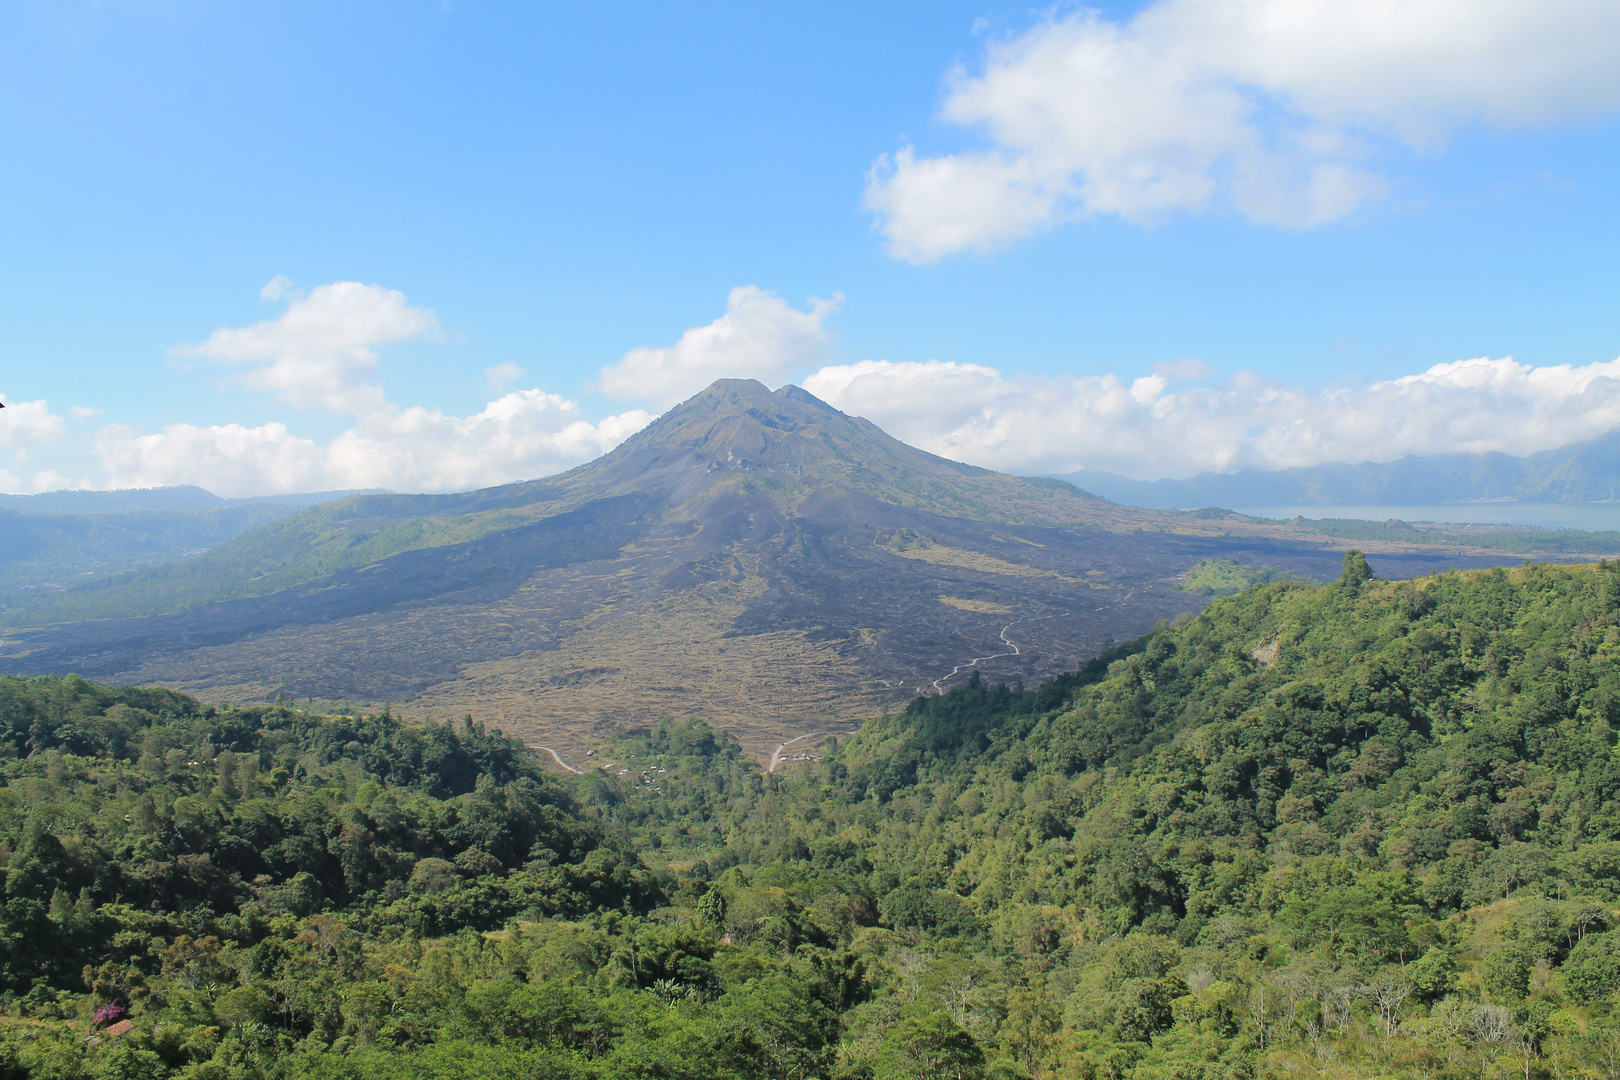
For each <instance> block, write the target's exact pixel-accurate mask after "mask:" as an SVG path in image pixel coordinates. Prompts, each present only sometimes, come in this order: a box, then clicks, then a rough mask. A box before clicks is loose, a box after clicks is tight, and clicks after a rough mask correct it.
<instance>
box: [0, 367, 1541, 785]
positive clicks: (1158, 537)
mask: <svg viewBox="0 0 1620 1080" xmlns="http://www.w3.org/2000/svg"><path fill="white" fill-rule="evenodd" d="M1403 539H1405V538H1404V537H1403ZM1423 541H1424V538H1423V537H1422V536H1420V535H1417V534H1412V536H1411V537H1410V539H1409V540H1408V541H1407V543H1406V544H1405V545H1404V546H1401V547H1392V548H1389V553H1388V554H1386V555H1384V556H1383V557H1382V559H1381V562H1380V563H1379V565H1380V569H1381V571H1382V572H1384V573H1385V574H1387V575H1389V576H1403V575H1405V574H1409V573H1421V572H1425V571H1426V570H1428V569H1431V568H1435V567H1438V566H1445V565H1487V564H1492V563H1499V562H1503V561H1507V562H1516V561H1517V557H1516V556H1513V557H1508V558H1506V559H1503V558H1491V557H1483V556H1479V555H1478V554H1477V553H1476V554H1475V555H1459V553H1458V552H1457V551H1456V550H1454V549H1453V550H1448V551H1433V550H1430V549H1425V548H1421V547H1414V546H1412V545H1413V543H1417V544H1421V543H1422V542H1423ZM1342 546H1343V545H1342V543H1340V542H1336V541H1332V540H1329V539H1326V538H1324V537H1323V536H1321V535H1313V534H1310V533H1307V532H1304V531H1302V530H1298V529H1290V528H1289V527H1285V526H1277V525H1266V524H1260V523H1255V522H1250V521H1245V520H1236V519H1224V518H1223V517H1221V516H1214V517H1199V516H1196V515H1174V514H1165V513H1161V512H1156V511H1145V510H1135V509H1131V508H1128V507H1122V506H1118V505H1115V504H1112V503H1109V502H1106V501H1104V500H1101V499H1098V498H1096V497H1094V496H1092V495H1088V494H1086V493H1085V492H1083V491H1080V490H1078V489H1077V488H1075V487H1073V486H1072V485H1070V484H1067V483H1064V482H1062V481H1058V480H1053V479H1048V478H1035V479H1030V478H1019V477H1014V476H1008V475H1004V474H1000V473H994V472H989V471H987V470H984V469H978V468H974V467H971V466H968V465H962V464H959V463H956V462H952V461H947V460H945V459H942V458H938V457H935V456H933V455H931V454H928V453H925V452H923V451H921V450H918V449H915V448H913V447H910V446H907V445H905V444H904V443H901V442H899V441H897V440H895V439H893V438H891V437H890V436H888V435H886V434H884V433H883V432H882V431H881V430H879V429H878V428H877V427H876V426H874V425H873V424H871V423H870V422H868V421H866V420H862V419H859V418H856V417H850V416H846V415H845V414H843V413H841V412H839V411H837V410H836V409H833V408H832V407H830V406H828V405H826V404H825V403H823V402H821V401H820V400H818V399H816V398H815V397H813V396H811V395H810V394H808V393H806V392H805V391H803V390H800V389H798V388H796V387H785V388H783V389H782V390H779V391H777V392H775V393H772V392H770V391H769V390H767V389H766V388H765V387H764V386H762V385H760V384H759V383H756V382H751V381H723V382H720V383H716V384H715V385H714V386H712V387H710V388H709V389H708V390H706V391H704V392H703V393H702V394H699V395H698V396H697V397H695V398H693V399H691V400H690V401H688V402H686V403H684V404H682V405H680V406H678V407H676V408H675V409H673V410H671V411H670V412H669V413H667V414H665V415H664V416H663V417H662V418H660V419H659V420H657V421H655V422H654V423H653V424H652V425H650V426H649V427H648V428H646V429H645V430H643V431H642V432H641V433H639V434H637V435H636V436H634V437H632V438H631V439H630V440H628V441H627V442H625V443H624V444H623V445H621V446H620V447H619V448H618V449H616V450H614V451H613V452H611V453H609V454H607V455H606V456H604V457H602V458H600V459H598V460H596V461H593V462H591V463H589V464H586V465H583V466H580V467H579V468H576V469H573V470H571V471H569V472H567V473H563V474H561V475H558V476H554V477H550V478H547V479H544V480H536V481H532V482H527V483H520V484H512V485H508V486H505V487H499V488H492V489H488V490H484V491H476V492H470V493H466V494H459V495H435V496H427V495H418V496H404V495H371V496H360V497H352V498H346V499H341V500H337V501H334V502H329V503H325V504H323V505H320V506H316V507H312V508H310V509H307V510H304V511H302V512H300V513H298V514H295V515H293V516H290V517H287V518H284V519H282V520H278V521H275V522H272V523H269V524H267V525H264V526H262V527H260V528H258V529H256V530H254V531H252V532H249V533H247V534H246V535H242V536H239V537H237V538H235V539H233V540H230V541H228V542H225V543H223V544H220V545H219V546H217V547H215V548H213V549H212V550H210V551H208V552H206V553H204V554H201V555H198V556H196V557H193V558H188V559H184V560H181V561H179V562H175V563H172V564H170V565H166V566H162V567H156V568H151V569H145V570H141V571H138V572H135V573H132V574H126V575H122V576H118V577H113V578H109V579H106V580H102V581H97V582H92V583H90V584H88V585H85V586H81V587H78V588H74V589H70V590H66V591H63V592H60V593H58V594H55V595H52V596H50V597H46V598H43V599H41V598H38V597H36V598H35V599H34V600H33V601H32V602H31V604H29V605H27V606H25V607H21V608H14V609H13V610H12V611H11V612H9V613H8V614H7V619H8V621H9V622H10V623H11V624H12V625H13V627H14V628H13V629H11V630H8V631H6V632H5V633H6V638H5V640H4V641H0V671H5V672H10V673H18V674H31V673H39V672H64V671H75V672H78V673H80V674H83V675H85V676H87V677H92V678H96V679H99V680H104V681H114V682H124V683H162V684H166V685H171V686H177V687H184V688H187V689H190V690H194V691H196V692H198V693H200V694H202V695H204V696H206V697H207V698H209V699H212V700H250V699H261V700H262V699H264V698H266V697H273V696H275V695H277V694H279V693H285V694H286V695H287V696H288V697H289V698H290V699H295V700H304V699H314V700H316V701H323V702H327V703H331V702H340V701H349V702H353V703H381V702H385V701H391V702H394V703H404V707H405V708H406V710H408V711H410V712H414V713H415V714H417V715H421V714H431V715H434V716H437V717H440V718H444V717H448V716H459V715H460V714H461V713H463V712H466V711H473V712H475V713H477V715H479V716H480V717H483V718H490V719H493V720H496V721H498V722H501V723H503V724H504V725H505V726H506V727H508V729H510V730H516V731H519V732H521V733H522V734H524V735H525V737H527V738H530V739H532V740H536V741H540V742H544V743H545V744H546V745H558V746H564V747H579V746H582V745H588V744H589V743H590V742H591V741H592V740H594V739H596V738H599V737H600V736H601V735H602V734H603V733H604V732H607V731H610V730H613V729H617V728H623V727H625V726H633V725H636V724H642V723H646V722H648V721H651V720H656V719H657V718H658V717H659V716H661V715H666V714H670V715H692V714H701V715H704V716H707V717H708V718H709V719H711V720H713V721H715V722H718V723H721V724H723V725H725V726H727V727H729V728H731V729H732V730H733V731H735V732H736V733H737V734H738V735H739V737H741V738H742V739H743V740H744V742H745V744H746V745H748V746H749V747H750V749H752V750H754V751H756V752H760V753H768V752H769V748H770V747H771V746H772V745H773V744H774V743H775V742H777V741H780V740H782V739H784V738H786V737H789V736H790V735H796V734H800V733H803V732H805V731H808V730H823V729H825V728H827V727H828V726H829V725H838V724H842V723H846V722H847V723H851V724H853V723H857V722H859V721H860V720H861V719H863V718H865V717H866V716H869V715H871V713H872V711H873V710H874V709H877V708H879V707H881V706H883V705H885V704H898V703H900V702H903V701H905V700H907V699H909V698H910V697H912V696H914V695H916V694H918V693H924V692H929V691H931V690H933V689H935V688H937V687H940V686H945V685H948V684H949V682H950V680H951V679H953V678H954V679H958V680H960V679H963V678H966V677H967V673H968V672H969V671H970V670H972V668H973V666H974V664H975V661H976V662H977V667H978V669H979V670H982V671H984V672H985V673H986V674H987V675H988V676H990V677H992V678H1006V679H1008V680H1017V679H1023V680H1025V681H1027V682H1028V683H1030V684H1031V685H1033V683H1034V682H1035V681H1036V680H1039V679H1041V678H1044V677H1047V676H1049V675H1051V674H1054V673H1056V672H1060V671H1064V670H1069V669H1072V668H1073V667H1074V665H1075V664H1076V662H1077V661H1079V660H1080V659H1082V658H1086V657H1090V656H1093V655H1095V654H1096V653H1097V652H1098V651H1099V650H1100V649H1101V648H1103V647H1104V646H1105V645H1106V644H1107V643H1108V642H1110V641H1113V640H1123V639H1125V638H1129V637H1132V636H1135V635H1136V634H1139V633H1141V632H1142V631H1144V630H1146V629H1147V628H1148V627H1150V626H1152V625H1153V623H1154V621H1155V620H1157V619H1160V618H1166V617H1170V616H1174V615H1175V614H1177V613H1179V612H1182V611H1187V610H1192V609H1195V608H1197V607H1199V606H1200V605H1202V603H1204V599H1203V598H1202V597H1199V596H1195V595H1193V594H1191V593H1188V592H1186V591H1183V590H1182V589H1180V588H1179V587H1178V586H1179V579H1180V576H1181V575H1182V574H1183V573H1184V572H1185V571H1186V570H1187V569H1188V568H1189V567H1191V566H1192V565H1194V564H1195V563H1198V562H1200V561H1201V560H1204V559H1208V558H1223V559H1232V560H1236V561H1239V562H1242V563H1248V564H1263V565H1267V566H1273V567H1276V568H1278V569H1280V570H1284V571H1287V572H1290V573H1296V574H1300V575H1302V576H1307V577H1317V578H1330V577H1332V576H1334V575H1335V574H1336V573H1337V572H1338V567H1339V563H1340V548H1341V547H1342ZM24 624H26V625H24Z"/></svg>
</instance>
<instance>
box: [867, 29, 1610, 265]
mask: <svg viewBox="0 0 1620 1080" xmlns="http://www.w3.org/2000/svg"><path fill="white" fill-rule="evenodd" d="M1617 107H1620V6H1616V5H1614V4H1610V3H1601V2H1592V0H1573V2H1569V3H1552V4H1528V3H1523V2H1521V0H1399V2H1397V0H1368V2H1365V3H1343V2H1342V0H1158V2H1156V3H1153V4H1151V5H1150V6H1148V7H1147V8H1145V9H1144V10H1142V11H1141V12H1139V13H1138V14H1137V15H1135V16H1134V17H1133V18H1131V19H1130V20H1129V21H1126V22H1115V21H1111V20H1108V19H1105V18H1104V17H1102V16H1101V15H1100V14H1099V13H1097V12H1095V11H1091V10H1086V9H1081V10H1078V11H1071V12H1068V13H1054V14H1051V15H1048V16H1046V17H1045V18H1043V19H1042V20H1041V21H1040V22H1039V23H1037V24H1036V25H1035V26H1034V27H1032V28H1031V29H1029V30H1028V31H1026V32H1024V33H1022V34H1019V35H1016V36H1013V37H1010V38H1006V39H1003V40H999V41H996V42H994V43H992V44H991V45H990V47H989V49H988V51H987V53H986V56H985V59H984V63H983V66H982V70H980V71H978V72H977V73H971V72H969V71H968V70H967V69H965V68H957V69H955V70H953V71H952V72H950V73H949V75H948V76H947V79H946V93H945V100H944V104H943V106H942V107H941V109H940V118H941V119H943V120H944V121H946V122H947V123H950V124H954V125H959V126H964V127H971V128H976V129H978V130H981V131H982V132H984V133H985V134H986V135H987V136H988V138H989V145H988V146H987V147H986V148H984V149H981V150H977V151H969V152H965V153H959V154H941V155H937V156H926V155H920V154H918V153H917V152H916V151H915V150H914V149H912V148H911V147H902V148H901V149H900V150H899V151H898V152H896V153H895V154H893V155H885V156H883V157H881V158H879V159H878V162H877V163H876V165H875V166H874V167H873V169H872V171H871V173H870V174H869V176H868V178H867V188H866V195H865V203H866V206H867V207H868V208H869V209H870V210H872V211H874V212H875V213H876V214H877V215H878V218H879V225H880V228H881V230H882V232H883V234H884V236H885V237H886V239H887V241H888V246H889V249H890V251H891V253H892V254H894V255H896V256H898V257H900V258H903V259H907V260H910V261H913V262H930V261H933V260H935V259H938V258H940V257H942V256H945V255H948V254H951V253H953V252H957V251H962V250H969V249H973V250H981V251H982V250H989V249H991V248H994V247H996V246H998V245H1000V244H1002V243H1005V242H1007V241H1009V240H1012V239H1015V238H1017V237H1020V236H1023V235H1026V234H1028V233H1031V232H1034V231H1037V230H1040V229H1044V228H1049V227H1051V226H1054V225H1056V224H1059V223H1061V222H1063V221H1067V220H1071V219H1075V218H1079V217H1085V216H1088V215H1097V214H1113V215H1118V216H1120V217H1122V218H1125V219H1126V220H1129V221H1133V222H1141V223H1147V222H1153V221H1156V220H1159V219H1162V218H1164V217H1165V216H1167V215H1170V214H1174V213H1187V212H1192V213H1196V212H1202V211H1206V210H1210V209H1214V208H1230V209H1232V210H1235V211H1236V212H1238V213H1240V214H1242V215H1244V216H1245V217H1248V218H1250V219H1251V220H1254V221H1260V222H1267V223H1272V224H1278V225H1288V226H1308V225H1315V224H1319V223H1322V222H1326V221H1332V220H1335V219H1337V218H1341V217H1344V216H1345V215H1347V214H1349V213H1351V212H1353V211H1354V210H1356V209H1357V208H1358V207H1359V206H1361V205H1362V204H1364V203H1365V202H1367V201H1368V200H1369V199H1372V198H1376V197H1378V196H1380V195H1382V194H1384V193H1386V192H1387V191H1389V190H1390V188H1391V187H1392V184H1393V181H1392V179H1391V178H1390V176H1389V175H1387V174H1386V172H1384V171H1381V170H1380V168H1379V165H1380V162H1381V161H1383V160H1385V159H1389V158H1393V157H1398V156H1399V155H1400V154H1401V153H1406V152H1412V151H1417V152H1434V151H1437V150H1439V149H1440V148H1441V147H1442V146H1443V144H1444V142H1445V140H1446V138H1447V137H1448V136H1449V135H1450V134H1451V133H1453V132H1454V131H1456V130H1458V129H1459V128H1460V127H1463V126H1465V125H1469V124H1484V125H1487V126H1489V127H1493V128H1497V129H1510V128H1525V127H1531V126H1537V125H1544V124H1549V123H1556V122H1561V121H1567V120H1570V119H1578V118H1582V117H1587V116H1593V115H1602V114H1607V113H1609V112H1612V111H1614V110H1615V109H1616V108H1617Z"/></svg>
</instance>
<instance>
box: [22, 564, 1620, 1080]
mask: <svg viewBox="0 0 1620 1080" xmlns="http://www.w3.org/2000/svg"><path fill="white" fill-rule="evenodd" d="M1215 569H1222V568H1218V567H1217V568H1215ZM1224 576H1230V575H1224ZM1224 576H1223V579H1222V580H1221V581H1214V580H1212V581H1211V582H1210V585H1211V586H1212V587H1211V591H1212V592H1219V591H1225V586H1226V585H1227V582H1226V581H1225V580H1224ZM1617 732H1620V565H1617V564H1606V563H1599V564H1586V565H1576V566H1554V565H1545V564H1527V565H1525V566H1524V567H1523V568H1522V569H1515V570H1490V571H1469V572H1451V573H1446V574H1437V575H1432V576H1429V577H1425V578H1419V579H1415V580H1411V581H1403V582H1386V581H1381V580H1377V579H1374V578H1373V577H1372V576H1371V573H1370V571H1369V568H1368V566H1367V563H1366V561H1365V559H1363V558H1362V557H1361V556H1360V555H1359V554H1357V553H1354V552H1352V553H1350V554H1349V555H1348V556H1347V557H1346V562H1345V569H1344V573H1343V575H1342V576H1341V577H1340V578H1339V579H1338V580H1336V581H1334V582H1331V583H1328V584H1313V583H1308V582H1300V581H1292V580H1285V581H1274V582H1271V583H1267V584H1260V585H1256V586H1254V587H1251V588H1247V589H1245V590H1243V591H1241V592H1238V593H1236V594H1235V595H1231V596H1227V597H1224V598H1219V599H1215V600H1214V601H1212V602H1211V603H1210V604H1209V606H1208V607H1206V608H1205V609H1204V611H1203V612H1202V613H1201V614H1199V615H1196V616H1191V617H1187V618H1184V619H1182V620H1180V621H1178V622H1176V623H1174V624H1161V625H1160V626H1159V627H1157V628H1156V629H1155V630H1154V631H1153V632H1152V633H1150V634H1148V635H1147V636H1145V637H1143V638H1141V639H1139V640H1137V641H1134V642H1130V643H1128V644H1126V645H1124V646H1121V647H1119V648H1117V649H1115V650H1114V651H1112V652H1111V653H1109V654H1107V655H1105V656H1103V657H1100V658H1098V659H1097V660H1094V661H1091V662H1089V663H1087V664H1085V665H1083V666H1082V667H1080V668H1079V669H1078V670H1076V671H1074V672H1071V673H1070V674H1067V675H1065V676H1063V677H1061V678H1059V679H1057V680H1054V681H1053V682H1050V683H1047V684H1045V685H1042V686H1040V687H1036V688H1033V689H1024V688H1011V687H1007V686H1002V685H991V684H990V683H988V682H984V681H981V680H979V679H978V678H977V677H975V678H974V679H973V680H972V681H971V682H969V683H967V684H965V685H961V686H958V687H956V688H953V689H952V690H951V691H950V692H948V693H945V694H943V695H936V696H932V697H926V698H919V699H917V700H915V701H913V702H912V703H911V704H910V705H909V706H908V707H907V708H906V709H905V710H904V711H901V712H898V713H894V714H889V715H884V716H881V717H875V718H873V719H872V720H871V721H869V722H868V723H867V724H866V725H864V727H863V728H862V729H861V730H860V732H859V733H858V734H855V735H853V736H850V737H849V738H848V739H847V740H844V741H836V740H835V741H829V742H828V743H827V744H826V745H824V746H823V747H822V748H821V750H820V758H819V760H817V761H812V762H808V763H805V764H803V765H800V766H798V767H796V768H794V769H792V770H789V771H786V772H780V773H775V774H770V775H765V774H763V773H762V772H761V770H760V766H759V764H758V763H757V762H755V761H753V760H752V759H750V758H748V757H746V756H745V755H744V754H743V753H742V752H741V750H740V749H739V747H738V745H737V744H736V743H735V741H733V740H732V739H731V738H730V737H729V736H727V735H726V734H725V733H724V732H722V731H720V730H718V729H716V728H713V727H711V726H709V725H707V724H705V723H703V722H702V721H700V720H680V721H677V720H665V721H661V722H660V723H658V724H657V725H656V726H654V727H651V728H648V729H644V730H638V731H631V732H626V733H624V734H623V735H622V736H621V737H619V738H618V739H617V740H616V741H614V742H612V743H609V744H607V745H605V746H603V747H601V748H599V750H598V752H597V755H596V756H595V757H593V758H592V761H593V762H599V763H602V764H604V765H606V763H608V762H611V763H612V767H611V768H599V769H590V770H588V771H587V773H586V774H585V775H582V776H577V777H576V776H567V777H559V776H557V775H555V774H553V773H548V772H546V771H544V770H543V769H542V767H541V764H540V762H539V761H538V760H537V759H536V757H535V756H534V755H533V754H532V753H531V752H530V751H529V750H528V749H526V748H525V747H523V746H522V745H521V743H519V742H517V741H516V740H514V739H512V738H510V737H508V736H507V735H505V734H503V733H502V732H500V731H497V730H493V729H489V728H486V727H485V726H484V725H483V724H481V723H479V722H478V721H477V720H476V719H475V718H467V719H464V720H459V721H457V722H455V723H453V724H426V725H411V724H406V723H403V722H401V721H400V720H399V719H397V718H395V717H393V716H390V715H388V714H387V713H384V714H383V715H377V716H364V717H351V716H317V715H313V714H309V713H305V712H302V711H298V710H294V709H289V708H285V707H281V706H254V707H213V706H206V705H203V704H201V703H199V702H197V701H196V700H194V699H191V698H189V697H186V696H184V695H181V694H177V693H173V692H169V691H164V690H154V689H141V688H108V687H100V686H95V685H92V684H90V683H88V682H86V681H84V680H82V679H79V678H76V677H73V676H68V677H66V678H59V679H58V678H38V679H26V680H22V679H11V678H0V778H3V785H4V786H3V788H0V864H3V867H4V908H3V915H0V1014H3V1015H0V1080H11V1078H22V1077H30V1078H32V1077H37V1078H51V1080H56V1078H62V1080H68V1078H73V1080H78V1078H102V1077H106V1078H113V1077H117V1078H137V1077H138V1078H153V1080H159V1078H166V1077H187V1078H191V1077H196V1078H215V1077H217V1078H221V1080H225V1078H233V1080H234V1078H243V1080H250V1078H251V1080H257V1078H283V1077H285V1078H288V1080H293V1078H305V1077H308V1078H332V1080H340V1078H341V1080H374V1078H375V1080H383V1078H396V1077H398V1078H422V1080H426V1078H430V1077H434V1078H437V1077H452V1078H462V1077H465V1078H468V1080H471V1078H473V1077H479V1078H483V1077H497V1078H505V1077H512V1078H517V1077H525V1078H539V1080H549V1078H559V1080H561V1078H568V1080H574V1078H578V1080H620V1078H625V1080H629V1078H637V1080H639V1078H648V1080H652V1078H670V1080H675V1078H692V1080H698V1078H704V1080H709V1078H739V1080H740V1078H784V1080H787V1078H791V1080H809V1078H828V1080H832V1078H841V1080H857V1078H872V1080H888V1078H924V1077H927V1078H940V1080H943V1078H950V1080H967V1078H1006V1080H1012V1078H1030V1080H1044V1078H1066V1080H1067V1078H1073V1080H1096V1078H1104V1077H1106V1078H1124V1077H1131V1078H1140V1080H1161V1078H1162V1080H1199V1078H1207V1080H1217V1078H1262V1077H1275V1078H1278V1080H1283V1078H1308V1077H1315V1078H1319V1080H1332V1078H1336V1077H1369V1078H1370V1077H1457V1078H1463V1077H1468V1078H1474V1077H1481V1078H1485V1077H1508V1076H1512V1077H1523V1078H1525V1080H1532V1078H1536V1077H1544V1078H1548V1080H1564V1078H1566V1077H1602V1078H1620V1008H1617V997H1620V748H1617V745H1616V736H1617Z"/></svg>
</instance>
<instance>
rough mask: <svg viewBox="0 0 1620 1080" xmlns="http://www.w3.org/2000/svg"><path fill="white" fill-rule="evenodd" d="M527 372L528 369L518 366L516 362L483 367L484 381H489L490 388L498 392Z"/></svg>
mask: <svg viewBox="0 0 1620 1080" xmlns="http://www.w3.org/2000/svg"><path fill="white" fill-rule="evenodd" d="M528 373H529V372H528V369H526V368H523V367H520V366H518V365H517V364H514V363H511V362H507V363H504V364H496V365H495V366H494V367H488V368H485V369H484V381H485V382H487V383H489V388H490V390H492V391H494V392H495V393H497V394H498V393H500V392H501V391H502V390H505V389H506V388H507V387H508V386H511V385H512V384H513V383H515V382H517V381H518V380H519V379H521V378H523V376H525V375H527V374H528Z"/></svg>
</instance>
